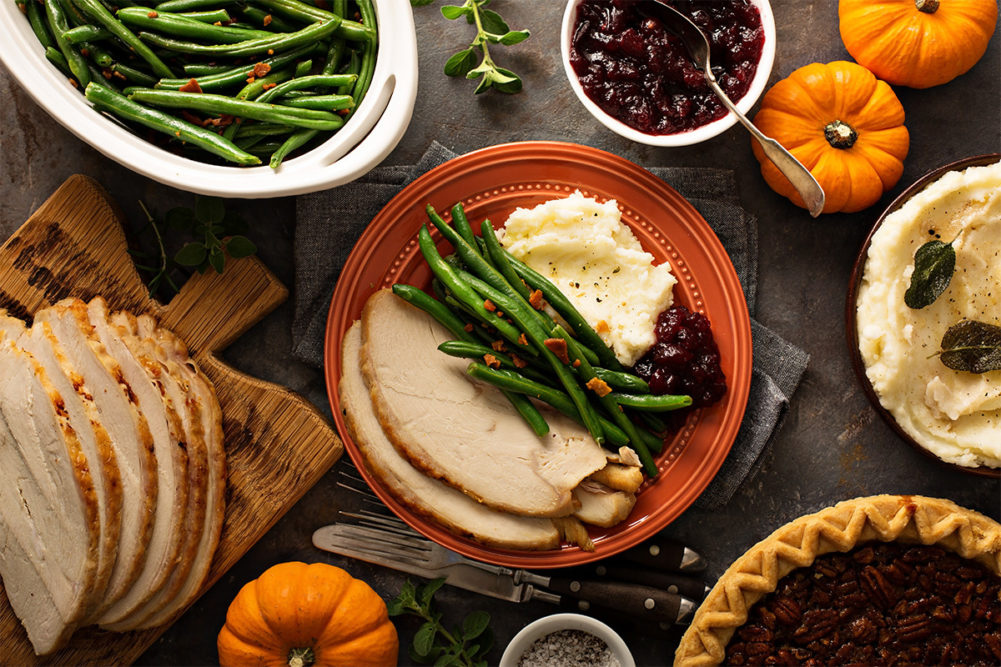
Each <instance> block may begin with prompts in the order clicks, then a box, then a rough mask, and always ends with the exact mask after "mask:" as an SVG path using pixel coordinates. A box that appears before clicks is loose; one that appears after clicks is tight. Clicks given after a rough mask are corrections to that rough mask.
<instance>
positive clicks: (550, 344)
mask: <svg viewBox="0 0 1001 667" xmlns="http://www.w3.org/2000/svg"><path fill="white" fill-rule="evenodd" d="M542 344H543V345H545V346H546V347H547V348H549V351H550V352H552V353H553V354H555V355H556V357H557V358H558V359H559V360H560V361H562V362H563V363H565V364H569V363H570V356H569V355H568V354H567V342H566V341H565V340H563V339H562V338H547V339H546V340H544V341H542Z"/></svg>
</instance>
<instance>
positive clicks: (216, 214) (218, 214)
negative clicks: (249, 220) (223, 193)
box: [195, 197, 226, 225]
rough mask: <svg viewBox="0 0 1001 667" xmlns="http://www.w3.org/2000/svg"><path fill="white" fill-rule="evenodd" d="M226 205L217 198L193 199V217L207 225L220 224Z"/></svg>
mask: <svg viewBox="0 0 1001 667" xmlns="http://www.w3.org/2000/svg"><path fill="white" fill-rule="evenodd" d="M225 215H226V205H225V204H223V202H222V200H221V199H219V198H218V197H195V217H196V218H198V219H199V220H200V221H202V222H204V223H205V224H207V225H214V224H216V223H217V222H222V219H223V217H224V216H225Z"/></svg>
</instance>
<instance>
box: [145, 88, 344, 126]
mask: <svg viewBox="0 0 1001 667" xmlns="http://www.w3.org/2000/svg"><path fill="white" fill-rule="evenodd" d="M129 99H131V100H132V101H134V102H143V103H146V104H152V105H153V106H157V107H168V108H180V109H193V110H196V111H206V112H208V113H215V114H230V115H232V116H239V117H240V118H250V119H253V120H262V121H267V122H269V123H271V122H273V123H284V124H286V125H294V126H295V127H303V128H307V129H312V130H336V129H337V128H339V127H341V126H342V125H344V119H343V118H341V117H340V116H338V115H336V114H332V113H328V112H326V111H315V110H313V109H295V108H293V107H285V106H279V105H276V104H260V103H258V102H250V101H247V100H235V99H233V98H232V97H226V96H225V95H213V94H210V93H182V92H178V91H173V90H152V89H151V90H137V91H134V92H133V93H132V94H131V95H129Z"/></svg>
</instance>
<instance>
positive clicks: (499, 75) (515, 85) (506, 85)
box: [491, 67, 521, 94]
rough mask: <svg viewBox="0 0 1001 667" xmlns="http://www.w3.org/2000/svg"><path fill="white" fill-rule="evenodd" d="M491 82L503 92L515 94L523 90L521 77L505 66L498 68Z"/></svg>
mask: <svg viewBox="0 0 1001 667" xmlns="http://www.w3.org/2000/svg"><path fill="white" fill-rule="evenodd" d="M491 83H492V85H493V87H494V89H496V90H499V91H500V92H502V93H508V94H514V93H517V92H519V91H520V90H521V77H519V76H518V75H517V74H515V73H514V72H512V71H511V70H507V69H504V68H503V67H498V68H497V71H496V72H495V73H494V75H493V76H492V77H491Z"/></svg>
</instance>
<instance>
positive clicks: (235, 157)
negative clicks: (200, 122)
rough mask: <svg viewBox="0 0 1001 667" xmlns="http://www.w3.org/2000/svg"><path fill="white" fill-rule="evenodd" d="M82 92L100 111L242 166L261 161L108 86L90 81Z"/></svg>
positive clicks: (216, 136)
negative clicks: (138, 102)
mask: <svg viewBox="0 0 1001 667" xmlns="http://www.w3.org/2000/svg"><path fill="white" fill-rule="evenodd" d="M85 95H86V97H87V99H88V100H90V101H91V102H92V103H94V105H95V106H96V107H97V108H98V109H99V110H102V111H108V112H110V113H113V114H115V115H116V116H118V117H120V118H123V119H125V120H129V121H132V122H135V123H139V124H141V125H144V126H146V127H148V128H150V129H153V130H156V131H157V132H163V133H164V134H168V135H170V136H172V137H174V138H176V139H180V140H181V141H186V142H188V143H190V144H193V145H196V146H198V147H199V148H202V149H203V150H206V151H208V152H210V153H212V154H214V155H218V156H219V157H222V158H224V159H226V160H229V161H231V162H235V163H237V164H242V165H252V164H260V162H261V161H260V159H258V158H256V157H254V156H253V155H251V154H249V153H247V152H246V151H243V150H240V149H239V148H237V147H236V146H235V145H233V143H232V142H230V141H226V140H225V139H223V138H222V137H220V136H219V135H218V134H216V133H215V132H212V131H210V130H206V129H205V128H203V127H198V126H197V125H194V124H192V123H189V122H187V121H184V120H181V119H180V118H176V117H174V116H171V115H169V114H165V113H163V112H161V111H158V110H156V109H150V108H148V107H144V106H142V105H140V104H137V103H135V102H134V101H132V100H130V99H129V98H127V97H125V96H123V95H119V94H118V93H116V92H114V91H113V90H111V89H110V88H108V87H107V86H104V85H101V84H99V83H95V82H92V83H91V84H90V85H88V86H87V89H86V91H85Z"/></svg>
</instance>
